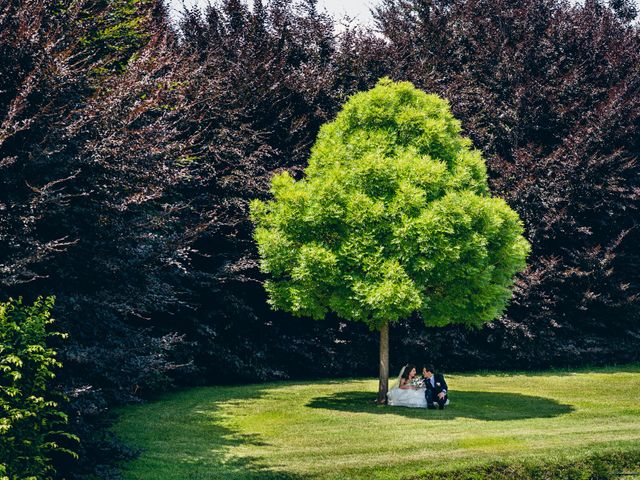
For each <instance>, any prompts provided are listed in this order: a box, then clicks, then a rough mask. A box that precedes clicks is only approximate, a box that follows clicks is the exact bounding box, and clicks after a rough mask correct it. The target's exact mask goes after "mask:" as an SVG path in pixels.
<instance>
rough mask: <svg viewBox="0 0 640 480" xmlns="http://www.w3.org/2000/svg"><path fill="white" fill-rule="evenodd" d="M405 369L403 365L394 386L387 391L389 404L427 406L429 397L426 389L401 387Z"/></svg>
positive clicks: (394, 405) (395, 405)
mask: <svg viewBox="0 0 640 480" xmlns="http://www.w3.org/2000/svg"><path fill="white" fill-rule="evenodd" d="M404 369H405V367H402V370H400V375H398V379H397V380H396V382H395V384H394V386H393V388H392V389H391V390H389V393H387V404H388V405H391V406H392V407H411V408H427V399H426V398H425V395H424V394H425V390H426V389H424V388H418V389H417V390H414V389H402V388H400V379H401V378H402V374H403V373H404Z"/></svg>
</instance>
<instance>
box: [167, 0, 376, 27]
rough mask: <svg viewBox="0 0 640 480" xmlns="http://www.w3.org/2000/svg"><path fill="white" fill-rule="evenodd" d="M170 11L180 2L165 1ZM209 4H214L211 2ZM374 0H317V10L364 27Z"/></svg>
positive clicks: (196, 0)
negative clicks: (325, 11) (346, 17)
mask: <svg viewBox="0 0 640 480" xmlns="http://www.w3.org/2000/svg"><path fill="white" fill-rule="evenodd" d="M165 1H167V2H168V3H169V5H170V7H171V9H172V11H174V12H175V11H179V10H180V9H181V5H182V0H165ZM184 1H185V3H186V4H187V5H194V4H196V5H206V4H207V0H184ZM211 3H214V2H213V1H212V2H211ZM376 3H377V2H376V0H318V8H319V9H320V10H322V9H326V10H327V11H328V12H329V13H331V14H332V15H334V16H335V17H337V18H342V17H343V16H345V15H347V16H349V17H350V18H352V19H353V20H354V21H355V22H357V23H360V24H363V25H366V24H368V23H370V22H371V20H372V19H371V14H370V12H369V8H371V6H373V5H375V4H376Z"/></svg>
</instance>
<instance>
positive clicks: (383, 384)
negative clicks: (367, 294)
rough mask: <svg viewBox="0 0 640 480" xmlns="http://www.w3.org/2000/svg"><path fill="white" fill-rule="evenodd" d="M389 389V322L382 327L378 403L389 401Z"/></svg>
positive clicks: (382, 403) (383, 403)
mask: <svg viewBox="0 0 640 480" xmlns="http://www.w3.org/2000/svg"><path fill="white" fill-rule="evenodd" d="M388 390H389V323H388V322H387V323H385V324H384V325H383V326H382V327H381V328H380V382H379V383H378V404H379V405H385V404H386V403H387V391H388Z"/></svg>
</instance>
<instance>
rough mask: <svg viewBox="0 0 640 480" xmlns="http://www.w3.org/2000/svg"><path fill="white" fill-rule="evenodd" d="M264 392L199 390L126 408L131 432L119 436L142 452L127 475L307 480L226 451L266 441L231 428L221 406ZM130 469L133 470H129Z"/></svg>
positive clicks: (171, 479) (170, 479)
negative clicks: (231, 454)
mask: <svg viewBox="0 0 640 480" xmlns="http://www.w3.org/2000/svg"><path fill="white" fill-rule="evenodd" d="M264 394H265V389H263V388H260V387H258V388H255V389H248V388H221V389H210V388H196V389H190V390H186V391H183V392H178V393H175V394H172V395H168V396H166V397H164V398H163V399H161V401H159V402H153V403H150V404H146V405H141V406H138V407H133V408H129V409H127V412H126V417H127V419H125V422H126V423H128V428H127V432H126V433H125V434H124V435H122V432H120V433H121V435H120V436H121V437H124V438H123V439H124V440H125V443H128V444H129V445H130V446H132V447H134V448H136V449H138V451H139V454H140V456H139V458H137V459H134V460H133V462H132V463H127V464H125V465H122V466H123V468H124V472H125V475H124V478H126V479H128V478H136V479H137V480H147V479H148V480H156V479H159V478H162V479H163V480H303V479H304V478H305V477H303V476H300V475H294V474H290V473H287V472H282V471H278V470H277V466H274V465H266V464H265V463H264V461H263V460H262V459H261V458H258V457H254V456H241V457H239V456H229V455H228V454H229V453H230V451H232V450H233V448H234V447H238V446H243V445H250V446H258V447H265V446H268V444H267V443H266V442H264V441H263V439H262V438H261V437H260V436H259V435H255V434H247V433H241V432H240V431H237V430H235V429H233V428H231V427H229V426H227V425H226V424H225V415H224V412H223V411H222V405H223V404H229V403H234V402H242V401H247V400H249V401H256V400H258V399H259V398H260V397H262V396H263V395H264ZM140 432H143V433H140ZM127 440H129V441H128V442H127ZM274 467H275V468H274ZM129 470H131V471H132V473H131V474H127V472H128V471H129ZM134 472H135V473H134Z"/></svg>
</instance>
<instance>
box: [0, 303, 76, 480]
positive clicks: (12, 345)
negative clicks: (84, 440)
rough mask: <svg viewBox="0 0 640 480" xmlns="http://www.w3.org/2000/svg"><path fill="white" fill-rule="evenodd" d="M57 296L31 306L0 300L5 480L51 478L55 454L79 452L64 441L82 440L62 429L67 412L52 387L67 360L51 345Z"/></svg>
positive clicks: (1, 465)
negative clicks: (57, 354)
mask: <svg viewBox="0 0 640 480" xmlns="http://www.w3.org/2000/svg"><path fill="white" fill-rule="evenodd" d="M53 302H54V299H53V297H48V298H46V299H43V298H41V297H40V298H38V299H37V300H36V301H35V302H34V303H33V305H31V306H27V305H24V304H23V303H22V299H18V300H13V299H9V301H8V302H6V303H0V475H2V477H0V478H2V480H9V479H10V480H14V479H16V480H17V479H34V480H35V479H45V478H51V474H52V473H53V468H52V466H51V457H52V454H53V453H54V452H57V453H66V454H69V455H71V456H76V454H75V453H74V452H73V451H71V450H69V449H68V448H65V447H64V446H63V445H62V444H64V443H69V441H74V440H77V437H74V436H73V435H70V434H68V433H66V432H64V431H63V430H61V428H62V427H63V426H64V425H65V424H66V423H67V415H66V414H65V413H64V412H63V411H62V410H61V409H60V406H59V401H60V399H61V398H62V397H61V395H60V394H59V393H58V392H56V391H53V390H52V388H51V387H52V380H53V378H54V377H55V373H54V372H55V370H56V369H57V368H60V367H61V366H62V364H61V363H60V362H59V361H58V360H56V352H55V351H54V350H53V349H52V348H49V347H47V339H48V338H49V337H53V336H58V337H64V335H63V334H62V333H58V332H52V331H49V329H48V328H47V327H48V325H50V324H52V323H53V319H52V318H51V316H50V311H51V309H52V307H53Z"/></svg>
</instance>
